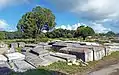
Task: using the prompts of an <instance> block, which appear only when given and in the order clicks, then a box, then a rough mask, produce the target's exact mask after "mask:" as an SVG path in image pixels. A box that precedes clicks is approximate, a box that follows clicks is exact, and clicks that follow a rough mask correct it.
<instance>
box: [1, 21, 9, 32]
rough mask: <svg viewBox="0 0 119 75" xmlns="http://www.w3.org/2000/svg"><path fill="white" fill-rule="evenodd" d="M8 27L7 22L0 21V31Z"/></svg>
mask: <svg viewBox="0 0 119 75" xmlns="http://www.w3.org/2000/svg"><path fill="white" fill-rule="evenodd" d="M8 26H9V25H8V24H7V22H6V21H5V20H0V29H1V30H4V29H6V28H7V27H8Z"/></svg>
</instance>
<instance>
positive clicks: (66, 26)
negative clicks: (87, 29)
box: [56, 23, 84, 30]
mask: <svg viewBox="0 0 119 75" xmlns="http://www.w3.org/2000/svg"><path fill="white" fill-rule="evenodd" d="M81 25H84V24H82V23H77V24H74V25H60V26H57V27H56V29H57V28H62V29H67V30H76V29H77V27H79V26H81Z"/></svg>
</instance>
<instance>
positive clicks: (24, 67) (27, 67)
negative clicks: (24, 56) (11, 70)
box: [13, 60, 35, 72]
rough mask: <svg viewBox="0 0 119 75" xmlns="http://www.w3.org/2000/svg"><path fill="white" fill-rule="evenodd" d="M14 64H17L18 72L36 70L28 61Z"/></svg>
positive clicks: (17, 61)
mask: <svg viewBox="0 0 119 75" xmlns="http://www.w3.org/2000/svg"><path fill="white" fill-rule="evenodd" d="M13 63H14V64H15V66H16V68H17V70H16V71H17V72H25V71H27V70H30V69H35V67H33V66H32V65H30V64H29V63H27V62H26V61H19V60H15V61H13Z"/></svg>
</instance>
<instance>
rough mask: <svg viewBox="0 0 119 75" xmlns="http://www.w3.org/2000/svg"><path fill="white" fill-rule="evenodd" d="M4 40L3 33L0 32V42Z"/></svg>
mask: <svg viewBox="0 0 119 75" xmlns="http://www.w3.org/2000/svg"><path fill="white" fill-rule="evenodd" d="M3 39H5V33H4V32H2V31H0V40H3Z"/></svg>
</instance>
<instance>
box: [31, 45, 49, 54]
mask: <svg viewBox="0 0 119 75" xmlns="http://www.w3.org/2000/svg"><path fill="white" fill-rule="evenodd" d="M31 52H32V53H34V54H36V55H38V56H39V55H40V56H41V55H44V54H45V55H46V54H49V52H48V51H47V50H45V49H43V48H41V47H39V46H37V47H35V48H33V49H32V50H31Z"/></svg>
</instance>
